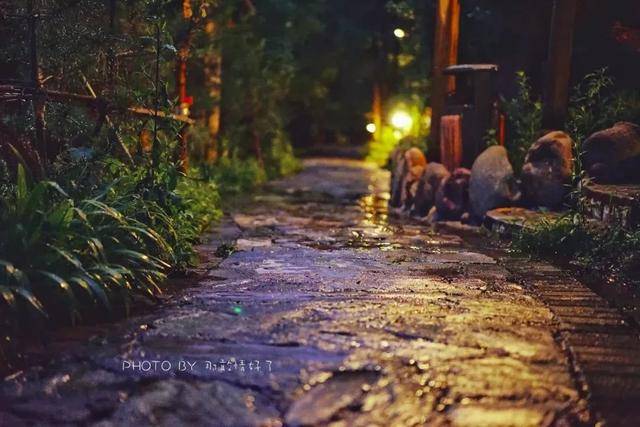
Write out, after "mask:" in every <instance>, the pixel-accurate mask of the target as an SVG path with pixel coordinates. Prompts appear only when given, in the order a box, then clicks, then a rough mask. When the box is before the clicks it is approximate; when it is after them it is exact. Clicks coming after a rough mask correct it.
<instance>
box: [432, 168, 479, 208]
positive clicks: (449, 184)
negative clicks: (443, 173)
mask: <svg viewBox="0 0 640 427" xmlns="http://www.w3.org/2000/svg"><path fill="white" fill-rule="evenodd" d="M470 178H471V171H469V169H464V168H458V169H456V170H454V171H453V173H452V174H451V175H449V176H447V177H446V178H444V179H443V180H442V183H441V184H440V186H439V187H438V191H437V192H436V212H437V213H436V215H435V219H438V220H449V221H458V220H460V218H461V217H462V215H463V214H465V213H466V212H468V211H469V180H470Z"/></svg>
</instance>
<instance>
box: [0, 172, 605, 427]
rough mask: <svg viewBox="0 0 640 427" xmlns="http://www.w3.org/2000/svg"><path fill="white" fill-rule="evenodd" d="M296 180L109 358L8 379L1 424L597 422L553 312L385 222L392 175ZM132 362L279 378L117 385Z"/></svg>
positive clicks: (80, 359) (71, 350)
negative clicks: (236, 368) (228, 250)
mask: <svg viewBox="0 0 640 427" xmlns="http://www.w3.org/2000/svg"><path fill="white" fill-rule="evenodd" d="M306 166H307V168H306V169H305V170H304V171H303V172H302V173H301V174H300V175H299V176H297V177H294V178H289V179H284V180H282V181H279V182H274V183H272V184H270V189H269V192H267V193H265V194H261V195H257V196H255V197H254V200H253V201H249V202H247V203H245V204H240V205H241V206H240V207H238V210H237V212H235V213H233V215H231V216H229V217H228V218H227V219H226V220H225V222H223V223H222V224H221V225H220V227H219V228H218V230H219V231H218V232H214V234H212V236H210V241H211V243H209V244H208V246H207V245H204V246H203V251H204V252H206V253H207V254H209V255H207V256H208V257H212V256H213V255H211V253H214V252H215V245H216V244H218V242H221V241H229V240H230V239H233V240H235V241H237V246H236V249H237V251H236V252H235V253H233V254H232V255H231V256H230V257H228V258H227V259H225V260H215V263H214V262H213V261H214V260H210V261H211V264H212V265H215V264H219V267H218V268H217V269H212V270H210V271H209V272H208V273H206V274H202V276H201V279H200V281H199V283H198V284H194V286H192V287H189V288H188V289H186V290H184V291H182V292H180V293H178V294H176V295H174V296H173V297H172V298H171V299H170V300H169V301H168V302H166V303H165V304H164V305H163V306H162V307H160V308H158V309H157V310H155V311H153V312H151V313H149V314H145V315H142V316H139V317H136V318H132V319H130V320H128V321H125V322H121V323H119V324H116V325H112V326H107V327H106V328H105V329H106V330H107V331H106V333H105V336H106V338H105V340H106V341H105V343H104V344H103V345H100V346H97V345H95V344H87V343H85V342H78V343H75V344H74V345H72V346H66V347H64V349H62V350H58V351H57V352H55V353H54V354H53V356H54V358H53V359H54V362H53V363H52V364H50V365H46V366H45V367H43V368H32V369H30V370H27V371H25V373H24V374H21V375H18V376H16V377H14V378H10V379H8V380H5V381H4V383H3V384H2V388H1V389H0V392H1V393H0V394H2V396H3V399H2V403H0V424H2V423H3V422H5V423H9V424H11V425H21V423H33V422H38V423H42V424H53V423H58V422H69V423H81V424H95V425H101V426H112V425H113V426H115V425H146V424H158V425H166V426H174V425H184V424H201V425H210V424H212V423H214V424H220V425H225V423H226V425H243V426H244V425H246V426H269V425H271V426H276V425H284V424H286V425H333V426H341V425H342V426H370V425H379V426H413V425H416V426H417V425H460V426H475V425H504V426H508V425H549V424H559V425H563V424H565V425H567V424H568V425H576V424H579V423H581V422H592V421H593V418H592V417H591V414H590V413H589V411H588V408H587V406H586V403H585V401H584V396H583V393H581V391H580V390H578V386H577V384H578V382H577V381H576V379H575V378H574V377H573V374H572V368H571V363H570V360H569V359H568V357H567V354H566V352H565V351H564V349H563V348H562V347H561V346H560V345H559V344H558V341H557V339H556V333H557V323H556V321H555V320H554V316H553V314H552V312H551V311H550V310H549V309H548V308H547V307H546V306H545V305H544V304H542V303H541V302H540V301H539V300H538V299H536V298H535V297H534V296H533V295H532V294H529V293H528V292H527V289H526V288H525V287H523V286H521V285H520V284H518V283H516V282H514V280H513V277H512V275H510V274H509V272H508V271H507V269H506V268H505V266H504V265H503V260H502V259H499V258H496V257H494V256H490V255H487V254H485V253H484V252H483V251H482V250H481V249H479V248H477V247H475V246H474V245H472V244H469V243H467V242H466V241H465V240H464V239H462V238H461V237H459V236H457V235H452V234H451V233H450V232H439V233H436V232H434V231H432V230H430V229H428V228H425V227H424V226H422V225H420V224H395V223H393V221H391V222H389V220H388V217H387V211H386V203H387V200H388V197H389V195H388V189H387V183H388V174H387V172H384V171H381V170H379V169H377V168H375V167H372V166H368V165H363V164H362V163H359V162H355V161H337V160H327V161H322V160H313V161H308V162H307V163H306ZM540 268H541V269H540V270H538V271H541V272H542V271H543V270H542V268H546V267H544V266H542V267H540ZM549 271H551V272H553V271H552V270H549ZM543 274H547V273H543ZM236 307H239V308H240V310H239V311H238V310H235V309H234V308H236ZM141 325H145V327H144V328H141V327H140V326H141ZM143 358H146V359H155V360H168V361H171V362H172V363H177V362H179V361H180V360H190V361H196V362H198V364H197V365H196V366H198V367H200V366H204V364H205V363H206V361H209V360H217V359H218V358H223V359H225V360H229V359H231V358H233V359H234V360H236V359H238V360H239V359H243V360H254V359H255V360H269V361H272V363H273V369H272V370H271V371H270V372H264V373H263V375H238V373H237V372H236V373H234V372H229V373H225V374H228V375H227V376H225V377H224V378H220V375H221V373H220V372H213V371H211V370H208V371H207V370H206V369H199V368H198V369H193V370H190V371H185V372H176V371H175V370H171V371H169V372H162V370H159V371H156V372H154V373H152V374H150V375H147V374H145V375H141V374H139V373H134V372H128V371H123V370H122V369H121V363H122V361H123V360H136V359H143ZM201 364H202V365H201ZM62 414H64V415H62Z"/></svg>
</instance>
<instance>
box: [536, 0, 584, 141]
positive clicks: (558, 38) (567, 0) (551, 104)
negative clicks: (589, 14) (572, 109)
mask: <svg viewBox="0 0 640 427" xmlns="http://www.w3.org/2000/svg"><path fill="white" fill-rule="evenodd" d="M576 8H577V0H555V1H554V3H553V16H552V18H551V34H550V36H549V57H548V68H547V75H546V79H547V84H546V88H545V96H544V107H543V113H542V126H543V127H544V128H545V129H549V130H554V129H561V128H562V126H563V125H564V122H565V120H566V118H567V107H568V104H569V81H570V79H571V54H572V50H573V32H574V25H575V17H576Z"/></svg>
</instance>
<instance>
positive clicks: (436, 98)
mask: <svg viewBox="0 0 640 427" xmlns="http://www.w3.org/2000/svg"><path fill="white" fill-rule="evenodd" d="M459 37H460V0H438V11H437V16H436V34H435V42H434V47H433V77H432V79H433V80H432V82H433V83H432V91H431V110H432V116H431V119H432V120H431V123H432V125H431V146H430V147H429V153H428V158H429V160H432V159H433V160H436V159H439V158H440V153H439V151H440V118H441V117H442V114H443V110H444V104H445V100H446V97H447V93H449V92H451V91H453V90H455V80H454V78H453V77H452V76H445V75H444V74H443V73H442V71H443V70H444V69H445V68H446V67H448V66H450V65H455V64H457V62H458V40H459Z"/></svg>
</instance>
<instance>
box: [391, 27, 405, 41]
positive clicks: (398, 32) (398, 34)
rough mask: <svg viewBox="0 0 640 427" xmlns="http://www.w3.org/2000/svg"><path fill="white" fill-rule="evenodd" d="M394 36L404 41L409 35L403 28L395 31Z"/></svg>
mask: <svg viewBox="0 0 640 427" xmlns="http://www.w3.org/2000/svg"><path fill="white" fill-rule="evenodd" d="M393 35H394V36H396V37H397V38H399V39H403V38H405V37H406V36H407V33H406V32H405V31H404V30H403V29H402V28H396V29H395V30H393Z"/></svg>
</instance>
